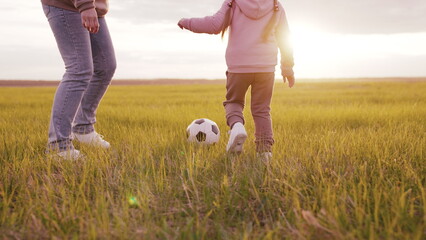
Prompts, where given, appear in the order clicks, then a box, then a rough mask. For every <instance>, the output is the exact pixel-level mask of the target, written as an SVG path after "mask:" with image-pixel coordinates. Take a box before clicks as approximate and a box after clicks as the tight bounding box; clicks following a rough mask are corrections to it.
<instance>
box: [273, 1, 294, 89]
mask: <svg viewBox="0 0 426 240" xmlns="http://www.w3.org/2000/svg"><path fill="white" fill-rule="evenodd" d="M280 9H281V10H282V13H281V15H280V19H279V22H278V27H277V31H276V37H277V43H278V47H279V49H280V53H281V74H282V76H283V79H284V82H285V81H286V79H287V80H288V82H289V86H290V87H292V86H293V85H294V72H293V66H294V59H293V49H292V47H291V44H290V39H289V37H290V36H289V35H290V29H289V27H288V22H287V17H286V14H285V12H284V9H283V8H282V7H280Z"/></svg>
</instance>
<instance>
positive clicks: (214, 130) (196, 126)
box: [186, 118, 220, 145]
mask: <svg viewBox="0 0 426 240" xmlns="http://www.w3.org/2000/svg"><path fill="white" fill-rule="evenodd" d="M186 133H187V137H188V142H194V143H200V144H205V145H210V144H215V143H217V142H219V138H220V131H219V127H218V126H217V124H216V123H215V122H213V121H212V120H209V119H207V118H200V119H195V120H194V121H192V123H191V124H189V126H188V128H187V129H186Z"/></svg>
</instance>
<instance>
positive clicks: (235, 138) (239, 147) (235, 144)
mask: <svg viewBox="0 0 426 240" xmlns="http://www.w3.org/2000/svg"><path fill="white" fill-rule="evenodd" d="M230 132H231V133H230V136H229V141H228V145H227V146H226V151H227V152H228V153H236V154H240V153H241V152H242V151H243V144H244V142H245V141H246V139H247V132H246V129H245V128H244V125H243V124H242V123H240V122H237V123H235V124H234V126H233V127H232V129H231V131H230Z"/></svg>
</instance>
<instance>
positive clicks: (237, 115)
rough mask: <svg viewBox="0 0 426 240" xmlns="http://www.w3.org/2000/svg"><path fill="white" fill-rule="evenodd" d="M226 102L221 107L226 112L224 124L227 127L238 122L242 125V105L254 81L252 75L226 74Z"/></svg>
mask: <svg viewBox="0 0 426 240" xmlns="http://www.w3.org/2000/svg"><path fill="white" fill-rule="evenodd" d="M226 75H227V80H226V101H224V102H223V106H224V107H225V111H226V122H227V124H228V126H229V127H231V128H232V126H233V125H234V124H235V123H237V122H240V123H242V124H244V123H245V122H244V115H243V110H244V105H245V97H246V92H247V89H248V87H249V86H250V84H251V82H252V81H253V80H254V74H252V73H230V72H227V74H226Z"/></svg>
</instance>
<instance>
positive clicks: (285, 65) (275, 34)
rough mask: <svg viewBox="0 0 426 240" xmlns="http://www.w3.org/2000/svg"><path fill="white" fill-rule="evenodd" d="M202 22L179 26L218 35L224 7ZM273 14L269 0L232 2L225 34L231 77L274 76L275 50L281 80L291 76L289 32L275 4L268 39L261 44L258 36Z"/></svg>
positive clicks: (186, 21) (184, 21)
mask: <svg viewBox="0 0 426 240" xmlns="http://www.w3.org/2000/svg"><path fill="white" fill-rule="evenodd" d="M231 1H232V0H225V2H224V3H223V4H222V7H221V8H220V9H219V11H218V12H217V13H216V14H214V15H213V16H208V17H204V18H190V19H182V21H181V25H182V26H183V27H184V28H186V29H188V30H190V31H192V32H195V33H208V34H219V33H220V32H221V31H222V27H223V23H224V19H225V15H226V12H227V11H228V9H229V6H228V4H229V3H230V2H231ZM273 13H274V1H273V0H235V1H234V4H233V6H232V15H231V17H232V20H231V25H230V32H229V41H228V47H227V50H226V63H227V65H228V71H229V72H232V73H255V72H274V71H275V66H276V65H277V55H278V48H279V49H280V53H281V72H282V75H283V77H287V76H292V75H293V74H294V73H293V65H294V62H293V52H292V49H291V46H290V44H289V41H288V35H289V28H288V24H287V18H286V14H285V11H284V8H283V7H282V5H281V4H279V11H278V12H277V13H276V14H278V16H277V21H276V26H275V28H274V30H275V31H272V34H271V37H269V39H268V40H267V41H266V42H265V41H263V39H262V33H263V31H264V29H265V27H266V26H267V24H268V23H269V21H270V19H271V17H272V15H273Z"/></svg>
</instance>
